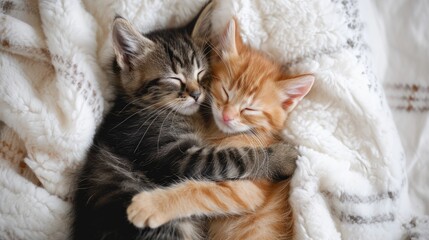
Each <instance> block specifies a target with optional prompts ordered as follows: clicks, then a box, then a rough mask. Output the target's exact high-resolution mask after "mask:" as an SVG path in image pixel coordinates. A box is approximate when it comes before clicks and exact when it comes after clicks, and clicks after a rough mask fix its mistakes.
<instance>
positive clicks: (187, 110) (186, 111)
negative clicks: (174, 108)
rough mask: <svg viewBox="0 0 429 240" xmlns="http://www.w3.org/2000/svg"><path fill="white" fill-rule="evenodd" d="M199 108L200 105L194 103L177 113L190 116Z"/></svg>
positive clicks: (183, 107)
mask: <svg viewBox="0 0 429 240" xmlns="http://www.w3.org/2000/svg"><path fill="white" fill-rule="evenodd" d="M199 108H200V104H198V103H196V102H194V103H192V104H189V105H185V106H182V107H181V108H180V110H178V112H180V113H181V114H183V115H192V114H194V113H196V112H197V111H198V109H199Z"/></svg>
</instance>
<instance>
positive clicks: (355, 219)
mask: <svg viewBox="0 0 429 240" xmlns="http://www.w3.org/2000/svg"><path fill="white" fill-rule="evenodd" d="M333 211H335V210H333ZM337 217H338V219H339V220H340V221H341V222H346V223H350V224H375V223H385V222H393V221H395V215H394V214H393V213H391V212H390V213H386V214H379V215H375V216H370V217H363V216H359V215H351V214H346V213H344V212H341V213H339V214H338V215H337Z"/></svg>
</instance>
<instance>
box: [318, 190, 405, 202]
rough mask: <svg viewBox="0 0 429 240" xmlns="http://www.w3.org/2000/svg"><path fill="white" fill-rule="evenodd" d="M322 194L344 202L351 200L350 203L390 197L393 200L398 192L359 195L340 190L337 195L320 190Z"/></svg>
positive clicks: (376, 200) (375, 200) (374, 200)
mask: <svg viewBox="0 0 429 240" xmlns="http://www.w3.org/2000/svg"><path fill="white" fill-rule="evenodd" d="M322 194H323V195H325V196H326V197H328V198H334V197H335V198H338V200H339V201H340V202H342V203H344V202H351V203H356V204H357V203H374V202H378V201H382V200H385V199H391V200H392V201H395V200H396V199H397V198H398V196H399V194H398V191H394V192H393V191H388V192H385V193H378V194H374V195H369V196H359V195H356V194H349V193H345V192H342V193H341V194H340V196H339V197H337V196H336V195H334V194H333V193H332V192H329V191H322Z"/></svg>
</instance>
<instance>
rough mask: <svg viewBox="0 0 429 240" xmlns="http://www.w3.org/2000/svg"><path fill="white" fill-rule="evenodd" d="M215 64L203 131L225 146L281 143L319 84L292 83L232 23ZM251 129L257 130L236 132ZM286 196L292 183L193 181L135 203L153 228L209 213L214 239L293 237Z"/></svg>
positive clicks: (147, 194)
mask: <svg viewBox="0 0 429 240" xmlns="http://www.w3.org/2000/svg"><path fill="white" fill-rule="evenodd" d="M212 67H213V80H212V82H211V93H212V102H211V104H212V110H213V119H212V120H213V122H211V123H209V128H206V126H207V123H205V124H204V125H203V126H205V129H210V130H206V132H205V137H206V139H207V140H208V141H210V142H211V143H212V144H216V145H221V146H225V147H228V146H252V147H255V146H262V147H264V146H268V145H270V144H272V143H275V142H277V141H279V140H280V138H279V136H280V134H281V131H282V129H283V128H284V123H285V121H286V117H287V114H288V112H290V111H291V110H292V109H293V108H294V107H295V106H296V104H297V103H298V102H299V101H300V100H301V99H302V97H304V96H305V95H306V94H307V93H308V91H309V90H310V88H311V85H312V83H313V80H314V78H313V76H312V75H302V76H298V77H294V78H290V77H289V76H287V75H286V74H285V73H284V72H283V71H282V68H281V66H280V65H279V64H278V63H275V62H273V61H272V60H270V59H269V58H268V57H266V56H265V55H264V54H262V53H261V52H259V51H257V50H254V49H252V48H250V47H248V46H247V45H245V44H243V42H242V40H241V37H240V34H239V30H238V27H237V25H236V21H235V20H232V21H231V22H230V24H229V26H228V28H227V30H226V31H225V33H224V36H223V38H222V39H221V41H220V43H219V47H218V48H216V49H215V50H214V56H213V58H212ZM223 116H228V117H230V118H232V119H234V120H233V121H235V122H234V124H235V125H231V126H229V125H227V124H226V123H225V122H223V120H222V117H223ZM246 126H247V127H249V129H252V130H251V132H252V133H251V134H249V133H248V132H246V133H239V132H240V129H245V127H246ZM235 128H236V129H235ZM219 130H221V131H219ZM225 132H226V133H225ZM229 132H233V133H235V134H234V135H228V134H227V133H229ZM237 133H238V134H237ZM288 196H289V181H288V180H285V181H281V182H277V183H271V182H268V181H264V180H252V181H251V180H239V181H225V182H210V181H191V180H189V181H185V182H182V183H178V184H176V185H174V186H172V187H169V188H165V189H156V190H153V191H150V192H142V193H140V194H138V195H137V196H136V197H135V198H134V199H133V202H134V201H138V202H141V204H142V206H141V207H142V208H144V209H145V211H144V214H142V216H140V217H142V218H144V219H145V222H147V223H148V224H147V225H148V226H150V227H158V226H160V225H161V224H164V223H166V222H168V221H170V220H172V219H175V218H182V217H189V216H198V215H199V216H212V218H211V220H210V222H209V230H208V233H209V238H210V239H215V240H229V239H230V240H237V239H255V240H263V239H291V238H292V237H293V235H294V233H293V232H294V231H293V213H292V210H291V207H290V205H289V202H288ZM143 199H144V200H143ZM140 200H141V201H140Z"/></svg>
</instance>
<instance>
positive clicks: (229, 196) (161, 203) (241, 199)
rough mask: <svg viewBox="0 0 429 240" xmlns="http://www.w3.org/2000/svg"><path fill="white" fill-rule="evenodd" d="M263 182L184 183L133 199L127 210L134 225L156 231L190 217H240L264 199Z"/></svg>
mask: <svg viewBox="0 0 429 240" xmlns="http://www.w3.org/2000/svg"><path fill="white" fill-rule="evenodd" d="M269 185H270V183H269V182H267V181H247V180H243V181H226V182H207V181H191V180H188V181H185V182H182V183H179V184H176V185H173V186H172V187H170V188H165V189H155V190H152V191H145V192H141V193H139V194H137V195H136V196H134V198H133V200H132V202H131V205H130V206H129V207H128V209H127V214H128V219H129V221H130V222H131V223H133V224H134V225H135V226H137V227H139V228H142V227H150V228H157V227H159V226H161V225H163V224H165V223H167V222H169V221H171V220H173V219H177V218H184V217H190V216H193V215H194V216H203V215H204V216H210V215H223V214H243V213H246V212H252V211H254V210H255V209H256V208H257V207H259V206H260V205H261V204H262V203H263V202H264V200H265V197H266V194H265V193H266V191H267V189H268V187H269Z"/></svg>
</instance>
